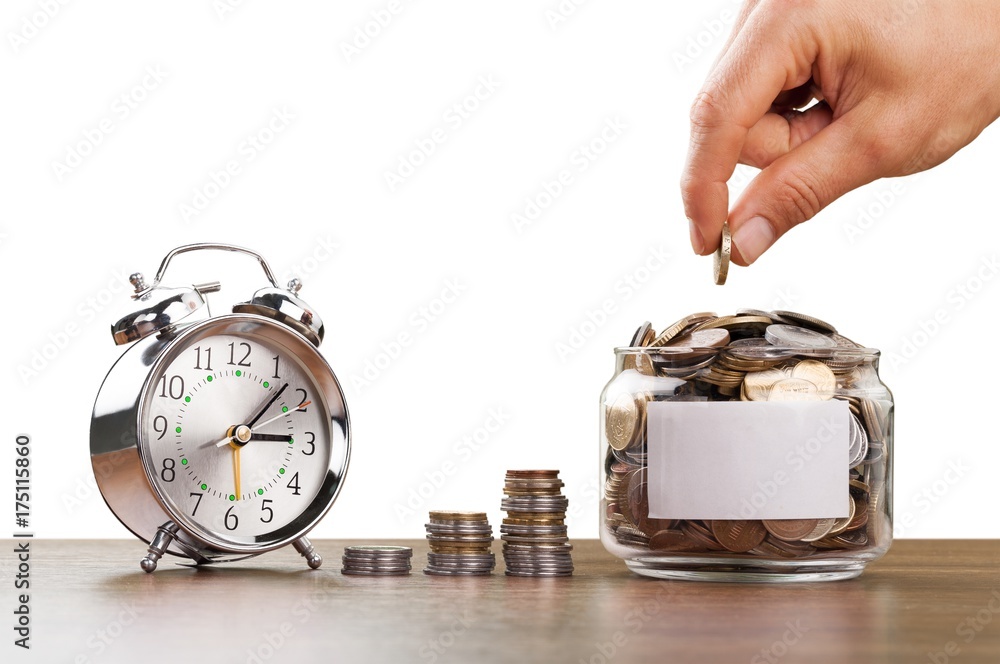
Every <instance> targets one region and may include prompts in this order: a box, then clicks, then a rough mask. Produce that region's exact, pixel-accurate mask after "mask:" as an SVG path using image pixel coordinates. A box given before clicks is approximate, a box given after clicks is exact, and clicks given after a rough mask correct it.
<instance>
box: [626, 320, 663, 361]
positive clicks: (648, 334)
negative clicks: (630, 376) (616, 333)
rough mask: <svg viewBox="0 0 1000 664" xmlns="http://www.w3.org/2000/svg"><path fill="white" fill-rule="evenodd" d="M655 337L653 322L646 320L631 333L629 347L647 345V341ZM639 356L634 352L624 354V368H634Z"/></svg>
mask: <svg viewBox="0 0 1000 664" xmlns="http://www.w3.org/2000/svg"><path fill="white" fill-rule="evenodd" d="M655 338H656V332H654V331H653V324H652V323H650V322H649V321H646V322H645V323H643V324H642V325H640V326H639V329H638V330H636V331H635V334H633V335H632V340H631V341H630V342H629V344H628V345H629V348H637V347H640V346H647V345H649V342H650V341H652V340H653V339H655ZM638 357H641V356H639V355H635V354H629V355H626V356H625V368H626V369H635V368H636V359H637V358H638Z"/></svg>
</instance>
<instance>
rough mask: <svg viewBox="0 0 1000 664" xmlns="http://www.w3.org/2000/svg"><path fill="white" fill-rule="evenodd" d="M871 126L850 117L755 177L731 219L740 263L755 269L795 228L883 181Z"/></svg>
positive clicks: (735, 253) (828, 128)
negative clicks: (857, 191) (842, 199)
mask: <svg viewBox="0 0 1000 664" xmlns="http://www.w3.org/2000/svg"><path fill="white" fill-rule="evenodd" d="M865 126H871V125H870V124H866V123H862V122H860V121H859V120H858V119H857V117H856V115H854V117H853V118H852V114H847V115H844V116H843V117H841V118H838V119H837V120H835V121H833V122H832V123H831V124H829V125H828V126H826V127H825V128H823V129H822V130H821V131H820V132H819V133H817V134H816V135H815V136H813V137H812V138H810V139H809V140H807V141H805V142H804V143H802V144H801V145H799V146H798V147H796V148H795V149H794V150H791V151H790V152H788V153H787V154H784V155H782V156H781V157H779V158H777V159H775V160H774V161H773V162H771V164H770V165H769V166H768V167H767V168H765V169H764V170H762V171H761V172H760V173H759V174H758V175H757V177H756V178H754V180H753V181H752V182H751V183H750V184H749V185H748V186H747V188H746V190H745V191H744V192H743V195H742V196H740V199H739V200H738V201H737V202H736V205H734V206H733V209H732V211H731V212H730V215H729V227H730V229H731V230H732V234H733V246H734V251H733V254H734V260H735V261H736V263H738V264H740V265H750V264H751V263H753V262H754V261H755V260H757V259H758V258H760V256H761V254H763V253H764V252H765V251H767V249H768V248H770V247H771V245H773V244H774V243H775V241H776V240H777V239H778V238H779V237H781V236H782V235H784V234H785V233H787V232H788V231H789V230H791V229H792V227H794V226H797V225H798V224H801V223H802V222H803V221H806V220H808V219H811V218H813V217H814V216H815V215H816V214H817V213H819V211H820V210H822V209H823V208H825V207H826V206H828V205H829V204H830V203H832V202H833V201H835V200H837V199H838V198H840V197H841V196H843V195H844V194H846V193H847V192H849V191H851V190H853V189H856V188H858V187H860V186H862V185H865V184H868V183H869V182H872V181H873V180H875V179H877V178H878V177H880V170H879V159H878V154H877V150H876V145H875V138H874V136H870V135H869V134H868V133H867V132H866V131H864V130H863V129H861V128H862V127H865Z"/></svg>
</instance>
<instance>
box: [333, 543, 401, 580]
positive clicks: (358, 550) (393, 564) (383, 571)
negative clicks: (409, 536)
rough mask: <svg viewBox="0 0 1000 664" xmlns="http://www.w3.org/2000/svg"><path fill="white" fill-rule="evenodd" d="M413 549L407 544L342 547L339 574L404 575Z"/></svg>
mask: <svg viewBox="0 0 1000 664" xmlns="http://www.w3.org/2000/svg"><path fill="white" fill-rule="evenodd" d="M412 557H413V549H411V548H410V547H408V546H349V547H347V548H345V549H344V558H343V562H344V567H343V569H341V570H340V573H341V574H348V575H353V576H406V575H407V574H409V573H410V559H411V558H412Z"/></svg>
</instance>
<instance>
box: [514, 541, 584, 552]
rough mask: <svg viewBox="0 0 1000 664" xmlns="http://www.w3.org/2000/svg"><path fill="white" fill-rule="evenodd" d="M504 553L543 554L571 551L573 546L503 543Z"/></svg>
mask: <svg viewBox="0 0 1000 664" xmlns="http://www.w3.org/2000/svg"><path fill="white" fill-rule="evenodd" d="M503 550H504V553H507V552H509V551H510V552H520V551H544V552H557V551H572V550H573V545H572V544H570V543H569V542H566V543H564V544H536V545H529V544H520V543H515V542H504V545H503Z"/></svg>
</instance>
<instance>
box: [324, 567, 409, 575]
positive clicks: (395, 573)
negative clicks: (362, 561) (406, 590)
mask: <svg viewBox="0 0 1000 664" xmlns="http://www.w3.org/2000/svg"><path fill="white" fill-rule="evenodd" d="M340 573H341V574H345V575H347V576H408V575H409V574H410V570H405V571H400V572H382V571H376V572H363V571H359V570H351V569H342V570H340Z"/></svg>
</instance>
